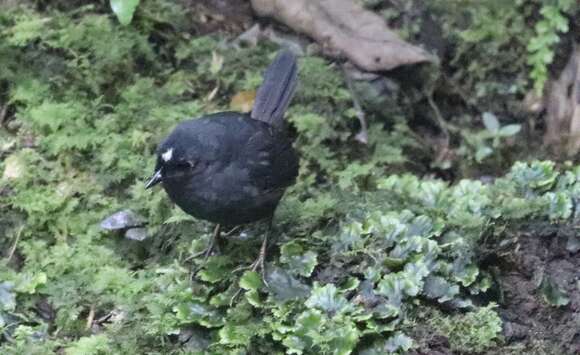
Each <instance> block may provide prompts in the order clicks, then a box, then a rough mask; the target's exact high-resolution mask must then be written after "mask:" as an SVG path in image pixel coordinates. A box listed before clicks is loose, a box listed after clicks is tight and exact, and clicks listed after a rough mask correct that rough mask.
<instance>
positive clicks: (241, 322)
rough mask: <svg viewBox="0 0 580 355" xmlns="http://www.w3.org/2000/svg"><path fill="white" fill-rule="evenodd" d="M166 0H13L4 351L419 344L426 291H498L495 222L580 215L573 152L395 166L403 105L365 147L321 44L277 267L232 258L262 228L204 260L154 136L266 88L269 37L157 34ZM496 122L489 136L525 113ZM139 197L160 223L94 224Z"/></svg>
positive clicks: (493, 331)
mask: <svg viewBox="0 0 580 355" xmlns="http://www.w3.org/2000/svg"><path fill="white" fill-rule="evenodd" d="M164 4H165V5H167V4H166V3H160V2H159V1H153V0H152V1H144V2H141V3H140V4H139V11H143V12H144V13H147V14H156V16H143V17H142V16H136V17H134V19H133V21H134V25H133V26H120V25H119V24H118V23H117V21H116V20H115V19H114V18H111V16H109V15H107V14H103V12H102V11H99V9H97V10H95V9H94V8H92V7H83V8H80V9H75V11H73V12H67V11H69V10H62V9H60V8H58V7H51V6H48V7H47V9H46V10H45V11H43V12H39V11H37V10H35V9H32V8H27V7H18V8H10V9H9V10H6V11H0V58H1V60H2V63H3V64H5V65H2V66H0V83H2V85H5V87H6V88H7V96H6V101H7V102H8V104H9V105H10V108H11V116H10V127H11V130H10V132H6V134H7V135H9V136H10V140H11V141H12V142H13V143H11V144H9V145H6V146H7V147H8V148H6V146H5V145H4V144H3V145H2V146H1V147H0V154H2V156H3V157H4V156H6V157H7V159H3V160H2V162H0V166H1V168H2V169H5V168H6V166H7V165H11V166H18V167H19V168H18V169H16V170H18V173H14V174H12V173H11V174H8V175H9V177H8V178H2V180H1V181H0V191H1V193H0V209H2V212H3V213H2V217H0V228H1V230H2V232H3V233H4V234H3V235H5V236H6V238H3V239H2V240H0V243H2V246H6V247H5V248H4V249H5V250H9V251H10V250H14V252H13V253H11V255H7V256H3V259H2V260H0V280H1V282H0V331H1V337H2V342H1V344H0V352H1V353H6V354H11V353H14V354H28V353H30V354H35V353H37V354H47V353H52V352H58V351H63V350H64V351H66V352H68V353H71V354H85V353H88V354H90V353H95V354H98V353H120V354H124V353H129V354H130V353H145V352H149V353H160V354H179V353H196V352H198V353H199V352H202V353H203V352H207V353H219V354H229V353H252V354H260V353H287V352H289V353H296V354H312V353H337V354H348V353H364V354H377V353H379V354H380V353H386V352H391V353H397V352H398V353H404V352H406V351H408V350H410V349H411V348H412V347H413V344H414V342H415V340H416V339H413V338H412V337H411V334H412V333H411V332H409V331H408V327H407V326H406V325H405V324H406V320H408V316H409V314H410V313H411V311H413V309H414V308H415V307H418V306H420V305H422V304H423V305H424V304H425V303H427V302H424V301H425V300H426V299H427V300H429V304H444V305H445V306H446V308H447V309H461V310H463V311H465V310H468V309H473V307H474V306H473V305H472V304H471V302H470V298H471V296H472V295H473V294H478V293H483V292H486V290H487V288H488V287H489V284H490V281H489V276H488V275H487V274H486V273H485V272H483V271H482V270H480V269H479V267H478V264H477V263H478V256H477V254H476V246H477V245H479V244H480V243H481V241H482V236H487V235H490V234H493V233H494V231H496V230H501V229H502V227H504V226H506V225H509V224H511V223H519V222H521V221H522V220H525V219H531V218H533V219H536V220H546V221H550V222H558V221H562V220H567V219H569V218H577V217H578V216H576V214H577V213H578V212H577V210H578V209H577V208H575V203H576V202H575V201H577V199H578V198H579V197H580V192H579V191H580V168H578V167H571V166H569V167H563V168H561V169H560V170H558V169H556V167H555V164H553V163H550V162H531V163H517V164H515V165H514V166H513V167H512V169H511V170H510V172H509V173H508V174H507V175H506V176H505V177H503V178H500V179H498V180H497V181H496V182H495V183H494V184H489V185H484V184H482V183H481V182H479V181H472V180H461V181H459V182H457V183H456V184H453V185H450V184H449V183H447V182H445V181H441V180H436V179H429V178H419V177H417V176H414V175H411V174H390V173H391V172H392V171H393V170H394V169H396V168H399V169H400V168H401V167H402V166H403V164H405V163H406V162H408V161H410V160H412V159H411V158H412V157H409V154H408V152H407V149H408V148H409V147H414V146H416V145H417V141H416V139H415V138H414V136H413V135H412V133H411V132H410V130H409V128H408V126H407V125H406V123H405V120H404V119H402V117H397V118H393V120H391V121H389V124H388V125H387V124H385V123H384V122H382V121H380V120H377V119H376V117H369V126H370V129H369V144H368V145H366V146H363V145H359V144H353V140H352V136H353V134H354V131H355V129H354V127H352V126H351V124H352V123H353V122H356V120H355V118H354V116H353V114H352V110H350V108H351V106H352V102H351V98H350V94H349V91H348V90H347V89H346V86H345V84H344V82H343V80H342V74H341V73H340V72H339V71H338V70H337V68H335V67H333V66H332V65H330V64H329V63H328V62H327V61H325V60H323V59H320V58H315V57H309V56H306V57H304V58H301V62H300V65H301V68H302V69H301V70H302V72H301V78H303V80H302V81H301V83H302V84H301V85H302V86H301V89H300V91H299V92H300V93H301V94H299V95H298V96H297V97H296V101H295V102H294V103H293V106H292V109H291V112H290V115H289V121H290V122H291V123H292V125H293V126H292V130H293V132H295V134H296V136H297V137H296V142H295V145H296V148H297V149H298V150H299V151H300V153H301V155H302V157H303V159H302V163H301V164H302V166H301V171H300V177H299V181H298V182H297V184H296V186H294V187H293V188H292V191H290V192H289V194H288V196H286V197H285V199H284V200H283V203H282V205H281V206H280V210H279V212H278V213H277V216H276V229H275V231H274V234H275V236H276V241H275V242H274V244H275V245H276V246H277V247H279V248H273V250H272V252H270V253H269V257H268V261H269V262H268V264H267V266H266V269H267V270H268V272H267V275H266V281H267V282H268V284H267V285H266V284H265V283H263V282H262V280H261V277H260V275H258V274H257V273H255V272H251V271H247V272H245V273H240V272H238V271H236V270H237V269H238V267H239V266H240V265H246V264H247V263H249V262H250V261H251V260H252V258H253V257H254V256H255V252H256V251H257V250H258V248H259V244H260V237H261V236H262V235H263V233H264V228H263V226H252V227H244V228H243V229H242V230H241V231H233V232H231V234H230V236H229V238H228V240H227V243H224V244H225V245H223V247H222V250H221V254H220V255H213V256H211V257H209V258H208V260H207V263H205V264H204V263H202V260H200V259H197V258H192V257H191V255H192V254H194V253H196V252H198V251H200V250H201V249H202V248H203V246H204V245H205V243H206V242H207V240H208V238H209V237H210V235H211V230H210V229H209V228H208V227H209V226H208V225H206V224H204V223H203V222H200V221H193V220H192V219H191V218H187V217H186V216H184V214H183V213H181V212H179V211H177V210H176V209H175V208H174V207H173V206H171V205H169V202H168V200H167V199H166V198H165V196H164V194H163V193H162V192H161V191H153V192H152V191H148V190H145V189H144V187H143V181H142V179H143V178H144V174H145V172H148V171H151V169H152V168H153V165H154V157H153V154H152V151H153V150H154V147H155V144H156V142H158V141H159V140H160V139H161V138H162V137H163V136H164V134H165V133H166V132H167V131H168V130H169V129H170V128H171V127H172V126H174V125H175V124H176V123H177V122H179V121H180V120H182V119H183V118H185V117H190V116H197V115H200V114H201V113H204V112H212V111H217V110H225V109H227V108H228V103H229V98H230V97H231V96H233V95H234V94H235V93H237V92H239V91H241V90H252V89H255V88H256V87H257V85H258V82H259V80H257V78H259V77H260V70H261V68H263V67H264V66H265V65H266V64H267V63H268V61H269V59H270V56H272V55H274V53H273V52H274V48H273V47H272V46H270V45H268V44H265V45H260V46H257V47H251V48H241V49H239V50H233V49H231V48H230V47H225V45H224V44H223V43H221V42H220V41H219V40H218V39H216V38H212V37H195V38H189V37H187V36H183V33H180V32H177V33H174V32H172V31H168V32H166V33H163V34H164V36H165V37H164V40H163V43H161V44H160V43H159V42H160V41H158V40H152V39H151V38H152V37H154V36H153V34H158V33H157V32H152V31H153V29H154V28H155V26H154V23H153V24H152V22H151V21H158V20H159V21H162V23H166V22H165V21H166V20H167V18H171V17H172V16H176V17H177V16H179V14H180V11H176V10H175V9H176V7H174V6H178V5H172V6H168V5H167V6H165V5H164ZM65 9H66V8H65ZM159 9H165V10H166V11H167V12H163V11H157V10H159ZM100 10H102V9H100ZM161 27H162V26H161ZM220 63H222V64H220ZM212 68H213V70H212ZM212 92H214V93H215V94H212V95H209V93H212ZM2 100H4V97H2ZM400 111H402V110H400ZM12 113H13V114H12ZM401 116H402V113H401ZM487 125H488V126H489V129H488V131H489V132H488V133H486V134H487V135H486V136H485V139H482V142H483V144H486V145H490V146H491V147H493V148H495V147H494V141H495V140H498V141H501V140H502V139H503V138H504V137H506V136H508V135H509V133H512V132H513V131H515V130H516V129H515V128H513V127H512V128H506V127H509V126H506V127H499V125H495V126H494V123H493V122H491V121H490V122H488V123H487ZM502 130H503V131H502ZM15 132H16V133H15ZM127 208H129V209H132V210H134V211H135V212H137V213H139V214H141V215H143V216H144V217H145V219H146V220H147V221H148V225H147V226H146V227H147V230H148V234H149V235H150V237H149V238H148V239H146V240H144V241H142V242H137V241H134V240H127V239H125V238H124V237H123V235H122V234H115V233H109V232H105V231H102V230H101V229H100V228H99V222H100V221H101V220H102V219H103V218H105V217H107V216H109V215H110V214H111V213H113V212H115V211H118V210H120V209H127ZM9 216H12V217H9ZM15 266H17V267H15ZM240 288H241V290H242V292H240V293H239V294H238V292H237V291H238V290H239V289H240ZM71 290H74V292H71ZM236 294H237V297H236ZM486 309H487V308H486V307H484V310H481V309H480V310H479V311H478V310H477V309H476V310H475V312H472V313H473V314H472V313H467V314H468V315H466V319H467V320H465V322H463V323H462V324H466V325H467V326H466V329H467V330H468V331H466V332H465V334H463V335H464V336H462V338H461V339H462V341H461V342H460V343H458V344H459V345H458V347H459V346H461V347H469V346H474V347H476V346H482V347H483V346H484V345H485V344H488V343H489V342H492V341H494V339H495V336H496V335H497V324H498V319H497V317H494V316H493V314H492V313H493V310H491V308H490V309H489V310H486ZM476 315H477V316H476ZM450 325H453V324H451V323H450ZM450 331H451V330H450Z"/></svg>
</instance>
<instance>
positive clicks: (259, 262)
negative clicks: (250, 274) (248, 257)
mask: <svg viewBox="0 0 580 355" xmlns="http://www.w3.org/2000/svg"><path fill="white" fill-rule="evenodd" d="M271 232H272V218H271V217H270V219H269V220H268V230H267V231H266V235H265V236H264V240H262V246H261V247H260V254H259V255H258V258H257V259H256V260H255V261H254V262H253V263H252V264H251V265H250V266H249V267H246V268H242V269H250V270H252V271H257V270H258V269H260V271H261V274H262V281H263V282H264V285H266V287H268V281H266V266H265V263H266V249H267V248H268V238H269V237H270V233H271Z"/></svg>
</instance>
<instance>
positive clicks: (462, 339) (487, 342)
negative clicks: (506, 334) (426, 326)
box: [430, 304, 502, 354]
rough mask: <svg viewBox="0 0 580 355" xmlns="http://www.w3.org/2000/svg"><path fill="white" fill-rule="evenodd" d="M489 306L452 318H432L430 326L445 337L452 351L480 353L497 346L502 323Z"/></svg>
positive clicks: (491, 305)
mask: <svg viewBox="0 0 580 355" xmlns="http://www.w3.org/2000/svg"><path fill="white" fill-rule="evenodd" d="M495 307H496V305H493V304H490V305H489V306H486V307H480V308H478V309H477V310H475V311H472V312H468V313H465V314H460V315H454V316H442V315H440V316H437V317H433V318H432V319H431V321H430V324H431V325H432V326H433V328H434V329H435V331H437V332H439V333H441V334H443V335H445V336H446V337H447V339H449V344H450V345H451V349H452V350H453V351H457V352H460V353H467V354H472V353H481V352H483V351H485V350H488V349H490V348H492V347H494V346H496V345H497V342H498V340H499V339H500V334H501V329H502V321H501V319H500V318H499V316H498V314H497V313H496V312H495V310H494V308H495Z"/></svg>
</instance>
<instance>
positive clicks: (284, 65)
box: [146, 51, 298, 273]
mask: <svg viewBox="0 0 580 355" xmlns="http://www.w3.org/2000/svg"><path fill="white" fill-rule="evenodd" d="M297 74H298V67H297V63H296V58H295V56H294V55H293V54H292V53H291V52H289V51H282V52H280V53H279V54H278V55H277V56H276V58H275V59H274V61H273V62H272V64H270V66H269V67H268V69H267V70H266V72H265V73H264V80H263V83H262V85H261V86H260V88H259V89H258V92H257V94H256V99H255V102H254V106H253V108H252V112H251V113H250V114H247V113H239V112H220V113H214V114H210V115H205V116H203V117H200V118H197V119H190V120H186V121H183V122H181V123H180V124H178V125H177V127H175V129H174V130H173V132H171V134H169V136H168V137H167V138H165V140H164V141H163V142H162V143H161V144H160V145H159V147H158V148H157V165H156V166H155V173H154V175H153V177H151V179H150V180H149V181H148V182H147V184H146V188H150V187H152V186H154V185H156V184H158V183H161V184H162V185H163V188H164V189H165V191H166V192H167V194H168V195H169V198H170V199H171V200H172V201H173V202H175V203H176V204H177V205H178V206H179V207H180V208H181V209H182V210H184V211H185V212H186V213H188V214H190V215H192V216H194V217H196V218H200V219H204V220H207V221H210V222H213V223H216V224H217V226H216V229H215V231H214V234H213V236H212V239H211V241H210V244H209V246H208V248H207V250H206V252H205V255H206V257H207V256H208V255H210V254H211V252H212V249H213V247H214V245H215V243H216V240H217V239H218V238H219V236H220V226H224V225H225V226H236V225H240V224H245V223H251V222H256V221H259V220H268V221H269V228H268V233H269V231H270V228H271V221H272V218H273V215H274V211H275V209H276V207H277V206H278V202H279V201H280V199H281V198H282V195H283V194H284V191H285V190H286V188H287V187H288V186H290V185H292V184H294V182H295V180H296V176H297V175H298V156H297V154H296V152H295V151H294V149H293V147H292V142H291V140H290V139H289V137H288V134H287V132H286V129H285V124H284V113H285V112H286V109H287V107H288V104H289V103H290V101H291V99H292V96H293V95H294V91H295V89H296V83H297ZM267 242H268V236H267V235H266V236H265V237H264V240H263V243H262V247H261V249H260V255H259V257H258V259H257V260H256V261H255V262H254V263H253V264H252V265H251V268H252V270H256V269H257V268H258V267H261V269H262V273H263V272H264V260H265V256H266V255H265V254H266V246H267Z"/></svg>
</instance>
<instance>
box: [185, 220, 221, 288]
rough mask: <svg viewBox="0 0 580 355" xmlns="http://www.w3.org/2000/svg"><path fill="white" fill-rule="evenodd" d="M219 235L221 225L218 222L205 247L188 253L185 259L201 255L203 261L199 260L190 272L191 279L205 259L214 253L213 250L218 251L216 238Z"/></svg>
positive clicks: (204, 262) (217, 238)
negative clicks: (198, 263) (190, 253)
mask: <svg viewBox="0 0 580 355" xmlns="http://www.w3.org/2000/svg"><path fill="white" fill-rule="evenodd" d="M220 235H221V227H220V225H219V224H218V225H217V226H216V227H215V229H214V232H213V235H212V236H211V239H210V240H209V244H208V246H207V248H206V249H204V250H202V251H200V252H199V253H195V254H192V255H190V256H189V257H188V258H187V259H186V260H191V259H197V258H199V257H200V256H203V261H202V262H201V264H200V265H199V266H198V267H197V268H195V269H194V270H193V272H192V279H193V275H194V274H196V273H197V272H198V271H199V270H200V268H202V267H203V266H204V265H205V264H206V263H207V259H208V258H209V257H210V256H211V255H212V254H214V252H217V253H219V245H218V244H219V243H218V240H219V238H220Z"/></svg>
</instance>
